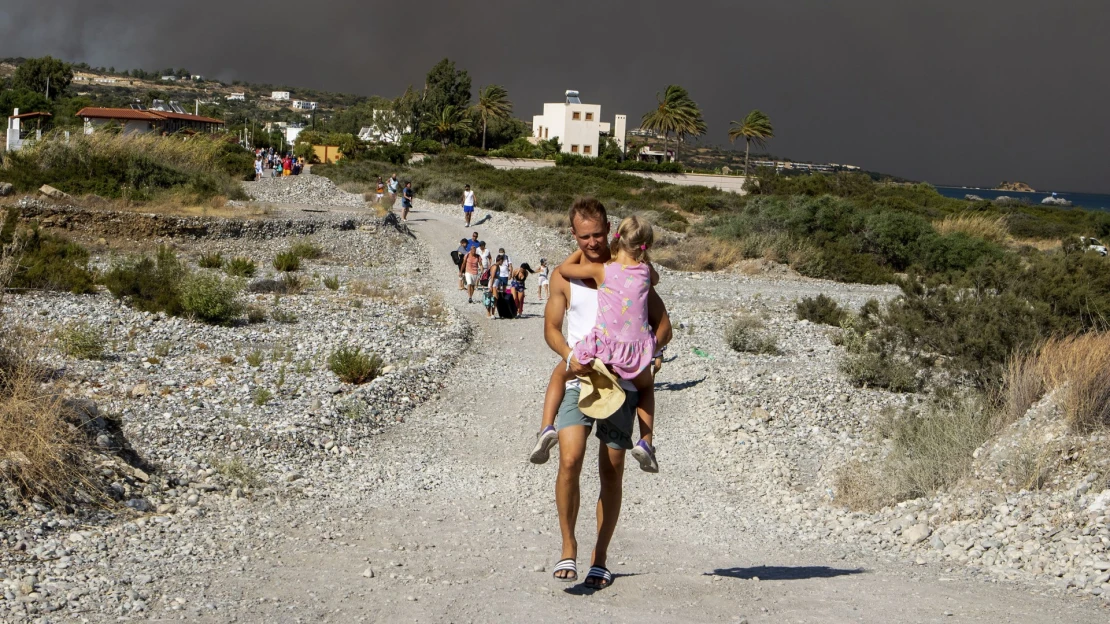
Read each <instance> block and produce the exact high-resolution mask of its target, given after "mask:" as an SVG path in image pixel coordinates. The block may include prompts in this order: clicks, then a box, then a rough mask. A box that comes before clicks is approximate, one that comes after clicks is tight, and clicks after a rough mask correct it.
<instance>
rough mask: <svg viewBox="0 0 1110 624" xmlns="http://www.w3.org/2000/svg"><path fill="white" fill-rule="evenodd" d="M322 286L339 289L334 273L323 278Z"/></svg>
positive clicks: (337, 279)
mask: <svg viewBox="0 0 1110 624" xmlns="http://www.w3.org/2000/svg"><path fill="white" fill-rule="evenodd" d="M324 287H325V288H327V289H328V290H339V278H338V277H336V276H335V275H329V276H328V277H325V278H324Z"/></svg>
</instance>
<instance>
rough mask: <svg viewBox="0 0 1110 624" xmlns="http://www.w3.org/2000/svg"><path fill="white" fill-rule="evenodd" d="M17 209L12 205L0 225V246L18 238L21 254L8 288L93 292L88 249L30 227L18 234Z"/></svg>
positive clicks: (78, 292)
mask: <svg viewBox="0 0 1110 624" xmlns="http://www.w3.org/2000/svg"><path fill="white" fill-rule="evenodd" d="M18 217H19V211H18V210H17V209H15V208H11V209H9V210H8V211H7V214H6V215H5V217H4V223H3V225H2V226H0V245H10V244H12V242H13V241H14V240H15V239H16V238H17V234H18V239H19V241H20V245H21V255H20V257H19V261H18V263H17V265H16V267H15V271H14V273H13V274H12V276H11V281H10V282H9V284H8V286H9V287H11V288H30V289H36V290H58V291H68V292H71V293H74V294H85V293H91V292H94V291H95V290H96V289H95V287H94V281H93V275H92V272H91V271H89V269H88V262H89V252H88V251H87V250H85V248H84V247H81V246H80V245H78V244H77V243H74V242H71V241H69V240H67V239H65V238H62V237H60V236H55V235H53V234H48V233H45V232H42V231H41V230H39V229H38V227H32V228H30V229H28V230H26V231H24V232H23V233H22V234H19V233H18V229H19V228H18Z"/></svg>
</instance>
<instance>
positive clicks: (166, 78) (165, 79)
mask: <svg viewBox="0 0 1110 624" xmlns="http://www.w3.org/2000/svg"><path fill="white" fill-rule="evenodd" d="M162 81H163V82H177V76H162Z"/></svg>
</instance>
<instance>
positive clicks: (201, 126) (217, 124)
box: [77, 106, 224, 134]
mask: <svg viewBox="0 0 1110 624" xmlns="http://www.w3.org/2000/svg"><path fill="white" fill-rule="evenodd" d="M77 116H78V117H81V118H82V119H84V120H85V134H92V132H93V131H94V130H96V129H97V128H99V127H101V126H103V125H104V124H107V123H110V122H115V123H118V124H119V125H121V126H122V127H123V133H124V134H131V133H145V132H157V133H159V134H161V133H163V132H166V133H170V134H172V133H174V132H177V131H179V130H190V131H192V132H209V133H211V132H216V131H218V130H220V129H221V128H222V126H223V125H224V122H222V121H220V120H219V119H213V118H211V117H204V116H201V115H188V114H185V113H174V112H169V111H160V110H134V109H130V108H97V107H94V106H89V107H86V108H82V109H81V110H79V111H77Z"/></svg>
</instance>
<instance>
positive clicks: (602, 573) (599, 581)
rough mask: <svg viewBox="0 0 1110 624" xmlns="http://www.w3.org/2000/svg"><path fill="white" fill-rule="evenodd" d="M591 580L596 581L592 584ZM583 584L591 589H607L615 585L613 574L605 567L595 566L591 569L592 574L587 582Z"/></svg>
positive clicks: (587, 577) (588, 575)
mask: <svg viewBox="0 0 1110 624" xmlns="http://www.w3.org/2000/svg"><path fill="white" fill-rule="evenodd" d="M590 579H596V580H595V581H594V582H593V583H591V582H590ZM583 583H584V584H585V585H586V587H589V588H591V589H605V588H606V587H609V586H610V585H612V584H613V573H612V572H610V571H609V568H606V567H605V566H594V567H592V568H590V572H589V574H587V575H586V580H585V581H583Z"/></svg>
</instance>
